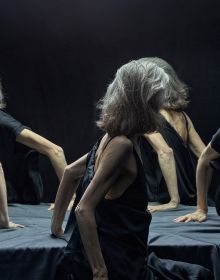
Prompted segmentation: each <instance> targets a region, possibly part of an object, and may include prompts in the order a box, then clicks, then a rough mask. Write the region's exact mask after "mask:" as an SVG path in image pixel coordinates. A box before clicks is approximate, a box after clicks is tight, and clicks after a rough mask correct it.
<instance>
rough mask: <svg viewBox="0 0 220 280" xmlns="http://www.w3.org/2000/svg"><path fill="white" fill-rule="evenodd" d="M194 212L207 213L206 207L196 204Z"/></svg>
mask: <svg viewBox="0 0 220 280" xmlns="http://www.w3.org/2000/svg"><path fill="white" fill-rule="evenodd" d="M196 212H199V213H203V214H207V213H208V207H199V206H197V209H196Z"/></svg>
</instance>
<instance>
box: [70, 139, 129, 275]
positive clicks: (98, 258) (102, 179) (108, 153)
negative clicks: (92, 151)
mask: <svg viewBox="0 0 220 280" xmlns="http://www.w3.org/2000/svg"><path fill="white" fill-rule="evenodd" d="M132 155H133V144H132V142H131V141H130V140H128V139H127V138H124V137H121V136H118V137H115V138H114V139H113V140H111V142H110V143H109V145H108V146H107V148H106V150H105V152H104V153H103V156H102V159H101V160H100V163H99V166H98V167H97V170H96V172H95V175H94V178H93V179H92V181H91V183H90V184H89V186H88V188H87V190H86V192H85V193H84V195H83V197H82V199H81V201H80V202H79V204H78V206H77V207H76V210H75V213H76V218H77V223H78V226H79V230H80V234H81V238H82V242H83V245H84V248H85V251H86V254H87V256H88V260H89V263H90V266H91V269H92V271H93V277H94V279H108V278H107V269H106V267H105V262H104V259H103V255H102V252H101V248H100V244H99V239H98V233H97V228H96V220H95V208H96V206H97V205H98V203H99V202H100V201H101V200H102V199H103V198H104V197H105V195H106V194H107V192H108V191H109V190H110V188H111V187H112V186H113V185H114V184H115V183H116V182H117V180H118V179H119V177H120V175H121V173H122V170H123V168H124V167H125V164H127V162H128V160H129V158H130V157H131V156H132ZM96 277H97V278H96ZM99 277H100V278H99Z"/></svg>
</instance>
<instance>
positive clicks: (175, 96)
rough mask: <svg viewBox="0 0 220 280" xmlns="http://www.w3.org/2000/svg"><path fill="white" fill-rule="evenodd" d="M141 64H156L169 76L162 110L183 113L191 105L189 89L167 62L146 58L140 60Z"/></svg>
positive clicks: (155, 58)
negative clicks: (145, 62) (146, 62)
mask: <svg viewBox="0 0 220 280" xmlns="http://www.w3.org/2000/svg"><path fill="white" fill-rule="evenodd" d="M138 61H139V62H140V63H143V62H144V61H148V62H152V63H155V64H156V65H157V66H158V67H160V68H161V69H163V70H164V72H165V73H167V74H168V75H169V83H168V85H167V90H166V91H165V92H164V93H166V95H165V96H163V102H164V104H162V108H163V109H167V110H174V111H183V110H185V109H186V108H187V106H188V104H189V100H188V87H187V86H186V84H185V83H184V82H182V81H181V80H180V79H179V78H178V76H177V74H176V72H175V70H174V69H173V67H172V66H171V65H170V64H169V63H167V62H166V61H165V60H163V59H161V58H158V57H146V58H141V59H139V60H138Z"/></svg>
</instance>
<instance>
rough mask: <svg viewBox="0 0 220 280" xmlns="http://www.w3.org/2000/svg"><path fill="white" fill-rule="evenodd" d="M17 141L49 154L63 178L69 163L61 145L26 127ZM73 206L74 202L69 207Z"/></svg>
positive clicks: (52, 206)
mask: <svg viewBox="0 0 220 280" xmlns="http://www.w3.org/2000/svg"><path fill="white" fill-rule="evenodd" d="M16 141H17V142H19V143H21V144H23V145H25V146H27V147H29V148H32V149H34V150H36V151H38V152H39V153H41V154H43V155H45V156H47V157H48V158H49V159H50V162H51V164H52V166H53V168H54V170H55V172H56V174H57V176H58V178H59V180H61V178H62V175H63V172H64V168H65V167H66V165H67V163H66V159H65V155H64V152H63V149H62V148H61V147H60V146H57V145H56V144H54V143H52V142H51V141H49V140H47V139H46V138H44V137H42V136H40V135H38V134H36V133H35V132H33V131H31V130H29V129H26V128H25V129H23V130H22V131H21V133H20V134H19V135H18V136H17V138H16ZM73 199H74V198H73ZM72 201H73V200H72ZM71 207H72V202H71V203H70V205H69V208H68V209H70V208H71ZM48 210H54V203H52V204H51V205H50V207H49V209H48Z"/></svg>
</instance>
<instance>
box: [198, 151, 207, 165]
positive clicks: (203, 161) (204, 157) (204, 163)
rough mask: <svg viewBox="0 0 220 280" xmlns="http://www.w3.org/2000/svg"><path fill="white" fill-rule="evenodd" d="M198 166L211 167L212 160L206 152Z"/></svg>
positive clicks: (200, 158)
mask: <svg viewBox="0 0 220 280" xmlns="http://www.w3.org/2000/svg"><path fill="white" fill-rule="evenodd" d="M198 167H200V168H203V169H207V168H209V167H210V160H208V159H207V157H206V155H205V153H202V154H201V156H200V157H199V160H198Z"/></svg>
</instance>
